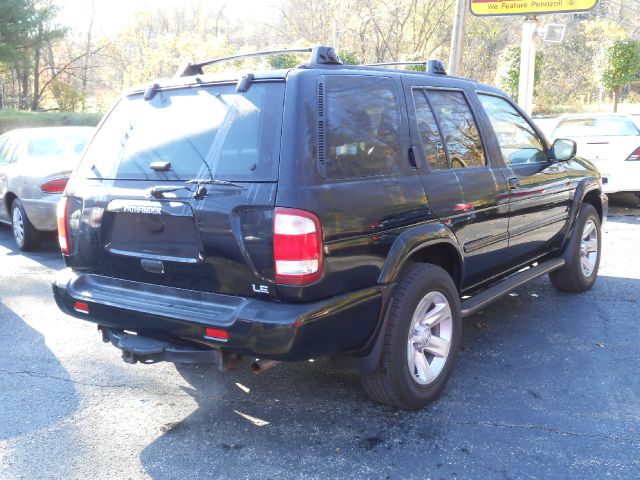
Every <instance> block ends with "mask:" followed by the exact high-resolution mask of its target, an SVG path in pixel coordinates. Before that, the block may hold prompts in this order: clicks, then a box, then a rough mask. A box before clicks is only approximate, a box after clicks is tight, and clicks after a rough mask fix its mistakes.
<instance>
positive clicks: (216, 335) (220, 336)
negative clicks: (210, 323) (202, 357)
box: [204, 327, 229, 342]
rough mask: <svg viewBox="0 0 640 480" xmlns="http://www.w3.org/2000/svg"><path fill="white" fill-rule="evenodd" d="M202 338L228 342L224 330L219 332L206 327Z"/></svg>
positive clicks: (217, 329) (226, 333)
mask: <svg viewBox="0 0 640 480" xmlns="http://www.w3.org/2000/svg"><path fill="white" fill-rule="evenodd" d="M204 338H207V339H209V340H220V341H223V342H226V341H227V340H229V332H227V331H226V330H221V329H219V328H210V327H207V328H205V330H204Z"/></svg>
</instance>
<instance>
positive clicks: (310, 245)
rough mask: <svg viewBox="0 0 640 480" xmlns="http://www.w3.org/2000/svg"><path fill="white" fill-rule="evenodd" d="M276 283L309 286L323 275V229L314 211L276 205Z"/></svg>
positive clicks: (274, 242)
mask: <svg viewBox="0 0 640 480" xmlns="http://www.w3.org/2000/svg"><path fill="white" fill-rule="evenodd" d="M273 258H274V263H275V273H276V282H277V283H284V284H289V285H307V284H309V283H312V282H314V281H316V280H317V279H318V278H320V276H321V275H322V269H323V258H322V228H321V227H320V220H318V217H316V216H315V215H314V214H313V213H311V212H307V211H304V210H296V209H293V208H281V207H276V211H275V217H274V221H273Z"/></svg>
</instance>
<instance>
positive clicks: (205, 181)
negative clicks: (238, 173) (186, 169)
mask: <svg viewBox="0 0 640 480" xmlns="http://www.w3.org/2000/svg"><path fill="white" fill-rule="evenodd" d="M184 183H186V184H188V185H230V186H233V187H241V186H242V185H239V184H237V183H233V182H230V181H229V180H218V179H217V178H203V179H202V180H187V181H186V182H184Z"/></svg>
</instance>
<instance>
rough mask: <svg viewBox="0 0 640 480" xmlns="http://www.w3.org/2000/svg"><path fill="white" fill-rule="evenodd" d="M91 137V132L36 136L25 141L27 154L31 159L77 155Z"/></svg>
mask: <svg viewBox="0 0 640 480" xmlns="http://www.w3.org/2000/svg"><path fill="white" fill-rule="evenodd" d="M90 138H91V133H87V134H84V135H81V134H74V135H63V134H61V133H57V134H56V135H55V136H53V135H52V136H49V137H38V138H34V139H32V140H29V142H28V143H27V154H28V155H29V157H30V158H32V159H45V158H48V157H63V156H64V157H78V156H80V154H81V153H82V151H83V150H84V147H85V146H86V145H87V142H88V141H89V139H90Z"/></svg>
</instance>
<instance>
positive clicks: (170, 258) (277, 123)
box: [67, 81, 285, 297]
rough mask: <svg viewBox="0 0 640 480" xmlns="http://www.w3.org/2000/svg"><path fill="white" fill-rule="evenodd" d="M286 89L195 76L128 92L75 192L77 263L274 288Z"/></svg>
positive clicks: (237, 290) (269, 292) (128, 273)
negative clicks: (200, 80) (198, 80)
mask: <svg viewBox="0 0 640 480" xmlns="http://www.w3.org/2000/svg"><path fill="white" fill-rule="evenodd" d="M284 88H285V84H284V82H283V81H256V82H255V83H254V84H252V85H250V87H249V88H248V90H246V91H244V92H237V89H236V84H235V83H226V84H225V83H222V84H196V85H190V86H187V87H179V88H166V89H163V88H160V89H156V90H154V89H153V88H150V89H148V90H147V91H146V93H143V92H140V93H135V94H132V95H129V96H125V97H123V98H122V99H121V100H120V101H119V102H118V103H117V104H116V106H115V107H114V108H113V110H112V111H111V112H110V113H109V115H108V117H107V118H106V120H105V121H104V123H103V124H102V125H101V127H100V128H99V130H98V132H97V134H96V136H95V138H94V139H93V140H92V142H91V144H90V145H89V147H88V148H87V151H86V153H85V155H84V158H83V160H82V162H81V164H80V166H79V168H78V170H77V171H76V173H75V174H74V177H73V179H72V181H71V182H70V184H69V188H68V189H67V195H68V196H69V200H68V207H67V218H68V219H69V220H68V225H69V230H70V242H71V255H70V257H69V259H68V264H69V265H70V266H72V267H73V268H76V269H82V270H86V271H91V272H94V273H99V274H102V275H106V276H112V277H116V278H122V279H127V280H134V281H140V282H145V283H152V284H159V285H168V286H173V287H178V288H185V289H190V290H199V291H207V292H218V293H225V294H234V295H242V296H260V297H266V296H275V288H273V285H274V283H273V278H274V273H273V211H274V202H275V194H276V182H277V175H278V163H279V153H280V132H281V125H282V114H283V101H284Z"/></svg>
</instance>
